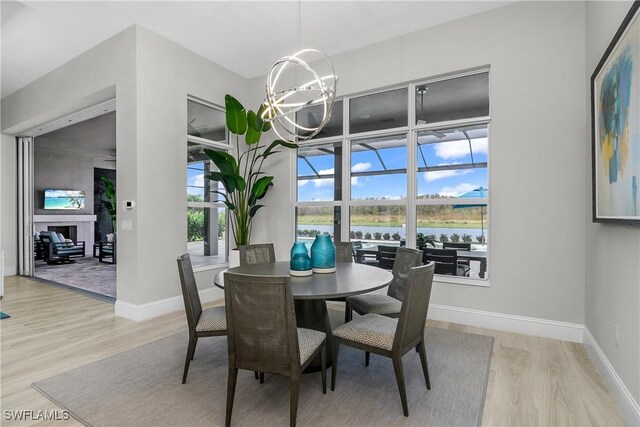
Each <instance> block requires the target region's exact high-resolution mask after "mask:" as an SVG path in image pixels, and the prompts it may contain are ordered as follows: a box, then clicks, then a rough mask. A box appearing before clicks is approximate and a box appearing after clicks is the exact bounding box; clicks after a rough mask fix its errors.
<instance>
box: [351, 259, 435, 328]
mask: <svg viewBox="0 0 640 427" xmlns="http://www.w3.org/2000/svg"><path fill="white" fill-rule="evenodd" d="M419 265H422V251H419V250H417V249H409V248H405V247H402V248H398V250H397V252H396V259H395V262H394V263H393V270H392V271H391V273H392V274H393V279H392V280H391V283H390V284H389V287H388V289H387V294H386V295H384V294H379V293H375V292H373V293H368V294H362V295H354V296H351V297H348V298H347V307H346V311H347V315H346V316H347V317H346V320H345V322H347V321H349V320H351V318H352V316H353V311H355V312H356V313H358V314H360V315H365V314H368V313H375V314H381V315H383V316H388V317H398V316H400V307H402V301H403V300H404V296H405V289H404V288H403V286H404V285H405V283H406V282H405V280H403V279H404V278H406V277H407V274H409V271H410V270H411V268H413V267H417V266H419Z"/></svg>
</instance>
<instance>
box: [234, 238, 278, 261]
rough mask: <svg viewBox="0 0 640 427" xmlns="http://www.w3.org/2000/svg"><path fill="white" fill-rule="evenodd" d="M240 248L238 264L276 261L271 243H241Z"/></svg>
mask: <svg viewBox="0 0 640 427" xmlns="http://www.w3.org/2000/svg"><path fill="white" fill-rule="evenodd" d="M238 249H239V250H240V266H241V267H242V266H245V265H251V264H265V263H269V262H276V252H275V250H274V248H273V243H260V244H256V245H243V246H240V247H239V248H238Z"/></svg>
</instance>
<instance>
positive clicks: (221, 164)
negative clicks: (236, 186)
mask: <svg viewBox="0 0 640 427" xmlns="http://www.w3.org/2000/svg"><path fill="white" fill-rule="evenodd" d="M204 153H205V154H206V155H207V157H209V158H210V159H211V161H212V162H213V163H214V164H215V165H216V166H217V167H218V169H220V172H222V173H225V174H237V173H238V163H237V162H236V159H235V158H234V157H233V156H232V155H231V154H229V153H225V152H224V151H216V150H211V149H209V148H205V149H204Z"/></svg>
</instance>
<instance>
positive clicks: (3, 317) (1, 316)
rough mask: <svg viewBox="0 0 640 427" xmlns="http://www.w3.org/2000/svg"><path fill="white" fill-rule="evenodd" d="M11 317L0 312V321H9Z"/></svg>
mask: <svg viewBox="0 0 640 427" xmlns="http://www.w3.org/2000/svg"><path fill="white" fill-rule="evenodd" d="M10 317H11V316H9V315H8V314H7V313H3V312H2V311H0V319H8V318H10Z"/></svg>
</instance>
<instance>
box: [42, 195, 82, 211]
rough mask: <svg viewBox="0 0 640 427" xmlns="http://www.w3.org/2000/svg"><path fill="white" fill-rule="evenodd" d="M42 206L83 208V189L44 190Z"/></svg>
mask: <svg viewBox="0 0 640 427" xmlns="http://www.w3.org/2000/svg"><path fill="white" fill-rule="evenodd" d="M44 208H45V209H56V210H74V211H78V210H82V209H84V191H80V190H44Z"/></svg>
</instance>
